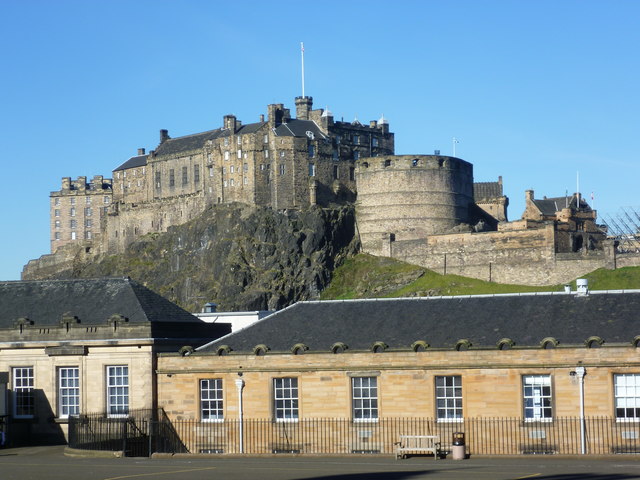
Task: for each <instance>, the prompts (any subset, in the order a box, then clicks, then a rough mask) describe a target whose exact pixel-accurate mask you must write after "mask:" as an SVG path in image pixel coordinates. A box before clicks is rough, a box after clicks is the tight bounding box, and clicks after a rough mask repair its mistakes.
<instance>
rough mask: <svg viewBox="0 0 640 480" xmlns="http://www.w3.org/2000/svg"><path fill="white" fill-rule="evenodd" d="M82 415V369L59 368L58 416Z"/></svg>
mask: <svg viewBox="0 0 640 480" xmlns="http://www.w3.org/2000/svg"><path fill="white" fill-rule="evenodd" d="M79 414H80V368H79V367H58V416H59V417H60V418H69V417H72V416H75V415H79Z"/></svg>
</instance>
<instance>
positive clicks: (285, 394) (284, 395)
mask: <svg viewBox="0 0 640 480" xmlns="http://www.w3.org/2000/svg"><path fill="white" fill-rule="evenodd" d="M273 417H274V419H275V421H276V422H297V421H298V420H299V418H300V409H299V389H298V378H297V377H280V378H274V379H273Z"/></svg>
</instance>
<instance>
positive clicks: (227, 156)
mask: <svg viewBox="0 0 640 480" xmlns="http://www.w3.org/2000/svg"><path fill="white" fill-rule="evenodd" d="M224 159H225V160H229V151H226V152H224Z"/></svg>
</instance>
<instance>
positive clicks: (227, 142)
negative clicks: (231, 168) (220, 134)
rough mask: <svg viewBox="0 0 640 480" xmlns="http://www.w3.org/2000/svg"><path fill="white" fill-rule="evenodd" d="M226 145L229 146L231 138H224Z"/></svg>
mask: <svg viewBox="0 0 640 480" xmlns="http://www.w3.org/2000/svg"><path fill="white" fill-rule="evenodd" d="M224 145H225V146H227V145H229V137H224Z"/></svg>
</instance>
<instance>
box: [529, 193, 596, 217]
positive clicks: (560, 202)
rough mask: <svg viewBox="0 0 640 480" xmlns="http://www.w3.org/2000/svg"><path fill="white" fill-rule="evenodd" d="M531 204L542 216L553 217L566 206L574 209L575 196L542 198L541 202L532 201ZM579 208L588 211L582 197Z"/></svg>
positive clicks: (587, 205) (587, 206)
mask: <svg viewBox="0 0 640 480" xmlns="http://www.w3.org/2000/svg"><path fill="white" fill-rule="evenodd" d="M533 203H534V205H535V206H536V207H538V210H540V213H542V214H543V215H551V216H553V215H555V214H556V212H559V211H560V210H562V209H563V208H567V205H568V206H569V207H571V208H575V207H576V196H575V195H570V196H565V197H554V198H543V199H542V200H533ZM580 208H582V209H590V208H591V207H589V204H588V203H587V202H586V201H585V199H584V197H580Z"/></svg>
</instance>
